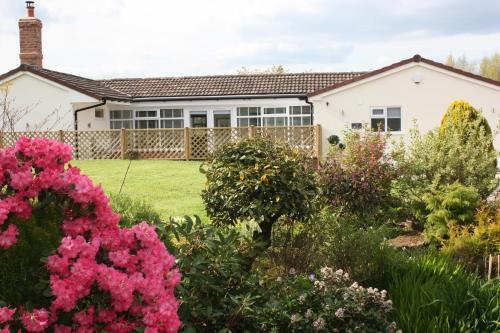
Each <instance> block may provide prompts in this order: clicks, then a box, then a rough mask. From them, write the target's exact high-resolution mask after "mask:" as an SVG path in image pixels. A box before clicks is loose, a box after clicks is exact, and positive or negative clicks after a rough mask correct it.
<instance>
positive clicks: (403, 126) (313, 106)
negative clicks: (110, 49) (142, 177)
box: [0, 1, 500, 152]
mask: <svg viewBox="0 0 500 333" xmlns="http://www.w3.org/2000/svg"><path fill="white" fill-rule="evenodd" d="M26 3H27V12H28V14H27V17H26V18H22V19H20V20H19V29H20V48H21V52H20V59H21V65H20V66H19V67H17V68H15V69H13V70H11V71H9V72H7V73H5V74H3V75H0V86H4V87H8V94H9V97H10V98H11V101H12V105H11V107H12V108H17V109H21V110H29V109H33V112H26V113H25V114H24V115H23V116H22V117H21V119H19V121H17V122H16V125H15V130H16V131H30V130H35V129H36V130H48V129H50V130H55V129H73V128H74V129H76V130H78V131H89V130H105V129H121V128H129V129H132V128H133V129H157V128H184V127H203V128H213V127H248V126H251V125H254V126H263V127H267V126H305V125H312V124H319V125H321V127H322V141H323V142H324V143H325V144H323V145H322V146H323V150H324V152H325V151H326V147H327V144H326V139H327V138H328V136H330V135H332V134H341V133H342V132H343V130H345V129H347V128H353V129H357V128H360V127H362V126H363V124H368V125H369V126H371V127H373V128H377V127H379V126H381V127H382V128H383V129H384V130H386V131H391V132H392V133H393V134H394V135H396V136H403V137H408V133H409V129H410V128H411V127H412V126H413V122H414V120H416V121H417V124H418V126H419V128H420V130H422V131H427V130H429V129H432V128H434V127H436V126H438V125H439V123H440V120H441V117H442V115H443V113H444V111H445V110H446V108H447V106H448V105H449V104H450V103H451V102H452V101H453V100H456V99H465V100H467V101H468V102H470V103H471V104H472V105H473V106H475V107H476V108H479V109H481V110H482V112H483V114H484V116H485V117H486V119H487V120H488V121H489V123H490V125H491V127H492V128H495V127H496V126H497V123H498V117H499V112H500V82H499V81H495V80H491V79H487V78H484V77H481V76H478V75H475V74H472V73H468V72H464V71H461V70H458V69H455V68H452V67H449V66H446V65H444V64H441V63H438V62H434V61H432V60H429V59H426V58H423V57H421V56H419V55H415V56H413V57H411V58H408V59H405V60H402V61H400V62H397V63H395V64H392V65H389V66H387V67H384V68H381V69H377V70H374V71H370V72H333V73H332V72H330V73H293V74H263V75H213V76H186V77H159V78H122V79H120V78H118V79H111V80H92V79H88V78H83V77H80V76H76V75H72V74H67V73H61V72H58V71H54V70H49V69H46V68H44V67H43V55H42V40H41V38H42V35H41V29H42V22H41V21H40V20H39V19H37V18H36V17H35V15H34V6H33V2H32V1H27V2H26ZM0 121H1V120H0ZM49 124H50V125H49ZM495 147H496V148H497V149H498V148H500V138H499V136H498V135H496V136H495Z"/></svg>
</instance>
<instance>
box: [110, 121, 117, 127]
mask: <svg viewBox="0 0 500 333" xmlns="http://www.w3.org/2000/svg"><path fill="white" fill-rule="evenodd" d="M117 123H118V122H117V121H112V122H110V123H109V128H111V129H118V128H117V127H116V124H117Z"/></svg>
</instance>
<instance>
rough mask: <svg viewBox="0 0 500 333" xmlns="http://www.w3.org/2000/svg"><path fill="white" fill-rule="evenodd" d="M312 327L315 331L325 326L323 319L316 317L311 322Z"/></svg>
mask: <svg viewBox="0 0 500 333" xmlns="http://www.w3.org/2000/svg"><path fill="white" fill-rule="evenodd" d="M313 327H314V329H315V330H316V331H318V330H321V329H323V328H324V327H325V320H324V319H323V318H321V317H318V319H316V320H315V321H314V322H313Z"/></svg>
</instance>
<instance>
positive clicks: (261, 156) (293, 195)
mask: <svg viewBox="0 0 500 333" xmlns="http://www.w3.org/2000/svg"><path fill="white" fill-rule="evenodd" d="M202 170H203V171H204V172H205V173H206V176H207V187H206V189H205V190H204V191H203V193H202V198H203V201H204V203H205V208H206V211H207V214H208V216H209V217H210V218H212V221H213V223H214V224H216V225H234V224H235V223H237V221H241V220H251V219H253V220H255V221H256V222H257V223H258V224H259V227H260V228H261V230H262V233H261V234H256V238H259V239H260V240H262V241H264V242H266V243H268V244H269V242H270V239H271V230H272V226H273V224H274V222H276V221H277V220H278V219H279V218H280V217H282V216H288V217H290V218H292V219H297V220H302V219H306V218H308V217H309V216H310V214H311V212H312V211H313V201H314V198H315V196H316V192H317V187H316V181H315V175H314V171H313V170H312V169H311V168H309V167H308V164H307V160H306V158H305V157H304V155H303V154H301V153H300V151H299V150H298V149H295V148H292V147H290V146H289V145H286V144H282V143H274V142H272V141H271V140H268V139H264V138H257V139H245V140H241V141H238V142H234V143H228V144H227V145H225V146H223V147H222V148H221V149H219V150H218V151H216V152H215V154H214V155H213V157H212V158H211V160H210V161H208V162H207V163H206V164H205V165H204V166H203V168H202Z"/></svg>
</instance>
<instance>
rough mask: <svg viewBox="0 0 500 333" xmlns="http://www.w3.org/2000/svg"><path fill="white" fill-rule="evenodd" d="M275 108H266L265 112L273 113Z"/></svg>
mask: <svg viewBox="0 0 500 333" xmlns="http://www.w3.org/2000/svg"><path fill="white" fill-rule="evenodd" d="M274 110H275V109H274V108H264V114H273V113H274V112H275V111H274Z"/></svg>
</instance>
